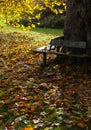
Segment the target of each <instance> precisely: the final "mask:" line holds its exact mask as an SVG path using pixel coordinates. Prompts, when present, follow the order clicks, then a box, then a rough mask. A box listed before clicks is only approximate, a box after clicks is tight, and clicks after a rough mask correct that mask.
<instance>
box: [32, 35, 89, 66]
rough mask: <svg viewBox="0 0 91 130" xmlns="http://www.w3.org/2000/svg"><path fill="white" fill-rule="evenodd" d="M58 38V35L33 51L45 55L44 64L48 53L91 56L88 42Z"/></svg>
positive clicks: (80, 56) (78, 56) (79, 56)
mask: <svg viewBox="0 0 91 130" xmlns="http://www.w3.org/2000/svg"><path fill="white" fill-rule="evenodd" d="M59 38H60V37H59ZM57 39H58V37H57V38H54V39H52V40H51V42H50V44H49V45H48V46H43V47H39V48H37V49H35V50H33V53H40V54H42V55H43V65H44V66H45V65H46V63H47V54H55V55H63V56H68V57H77V58H84V59H86V58H89V57H91V53H88V49H87V43H86V42H85V41H68V40H63V39H60V40H58V42H57ZM55 41H56V42H55ZM59 42H60V43H59Z"/></svg>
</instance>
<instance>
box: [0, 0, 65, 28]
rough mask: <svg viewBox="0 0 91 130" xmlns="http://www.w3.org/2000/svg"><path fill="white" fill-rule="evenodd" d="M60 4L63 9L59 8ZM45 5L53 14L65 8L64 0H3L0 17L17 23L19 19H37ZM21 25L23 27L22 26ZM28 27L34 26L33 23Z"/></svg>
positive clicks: (0, 3) (61, 11) (0, 5)
mask: <svg viewBox="0 0 91 130" xmlns="http://www.w3.org/2000/svg"><path fill="white" fill-rule="evenodd" d="M61 6H62V7H64V9H63V8H62V9H60V7H61ZM46 7H48V8H50V9H51V11H53V12H54V13H55V14H59V13H63V12H64V10H65V9H66V2H65V0H61V1H60V0H38V1H35V0H4V1H3V2H0V18H3V19H4V21H5V22H6V23H12V24H14V25H17V23H18V22H19V21H20V19H27V20H31V19H32V18H37V19H39V18H40V13H41V11H42V10H44V9H45V8H46ZM56 7H58V8H56ZM36 10H38V13H36ZM21 27H22V28H23V29H25V28H24V27H23V26H21ZM28 28H29V29H31V28H35V25H34V24H31V27H28Z"/></svg>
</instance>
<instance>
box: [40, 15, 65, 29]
mask: <svg viewBox="0 0 91 130" xmlns="http://www.w3.org/2000/svg"><path fill="white" fill-rule="evenodd" d="M64 21H65V16H63V15H53V14H51V15H49V16H47V17H44V19H41V20H40V26H42V27H50V28H63V27H64Z"/></svg>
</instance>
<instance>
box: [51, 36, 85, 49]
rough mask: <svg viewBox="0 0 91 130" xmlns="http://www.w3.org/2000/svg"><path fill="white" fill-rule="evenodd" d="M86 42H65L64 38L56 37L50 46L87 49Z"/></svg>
mask: <svg viewBox="0 0 91 130" xmlns="http://www.w3.org/2000/svg"><path fill="white" fill-rule="evenodd" d="M86 44H87V43H86V42H85V41H69V40H64V37H63V36H59V37H56V38H54V39H51V42H50V45H51V46H55V47H59V46H63V47H70V48H82V49H85V48H86Z"/></svg>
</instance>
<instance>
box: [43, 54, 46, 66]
mask: <svg viewBox="0 0 91 130" xmlns="http://www.w3.org/2000/svg"><path fill="white" fill-rule="evenodd" d="M43 66H46V53H45V52H44V53H43Z"/></svg>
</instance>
